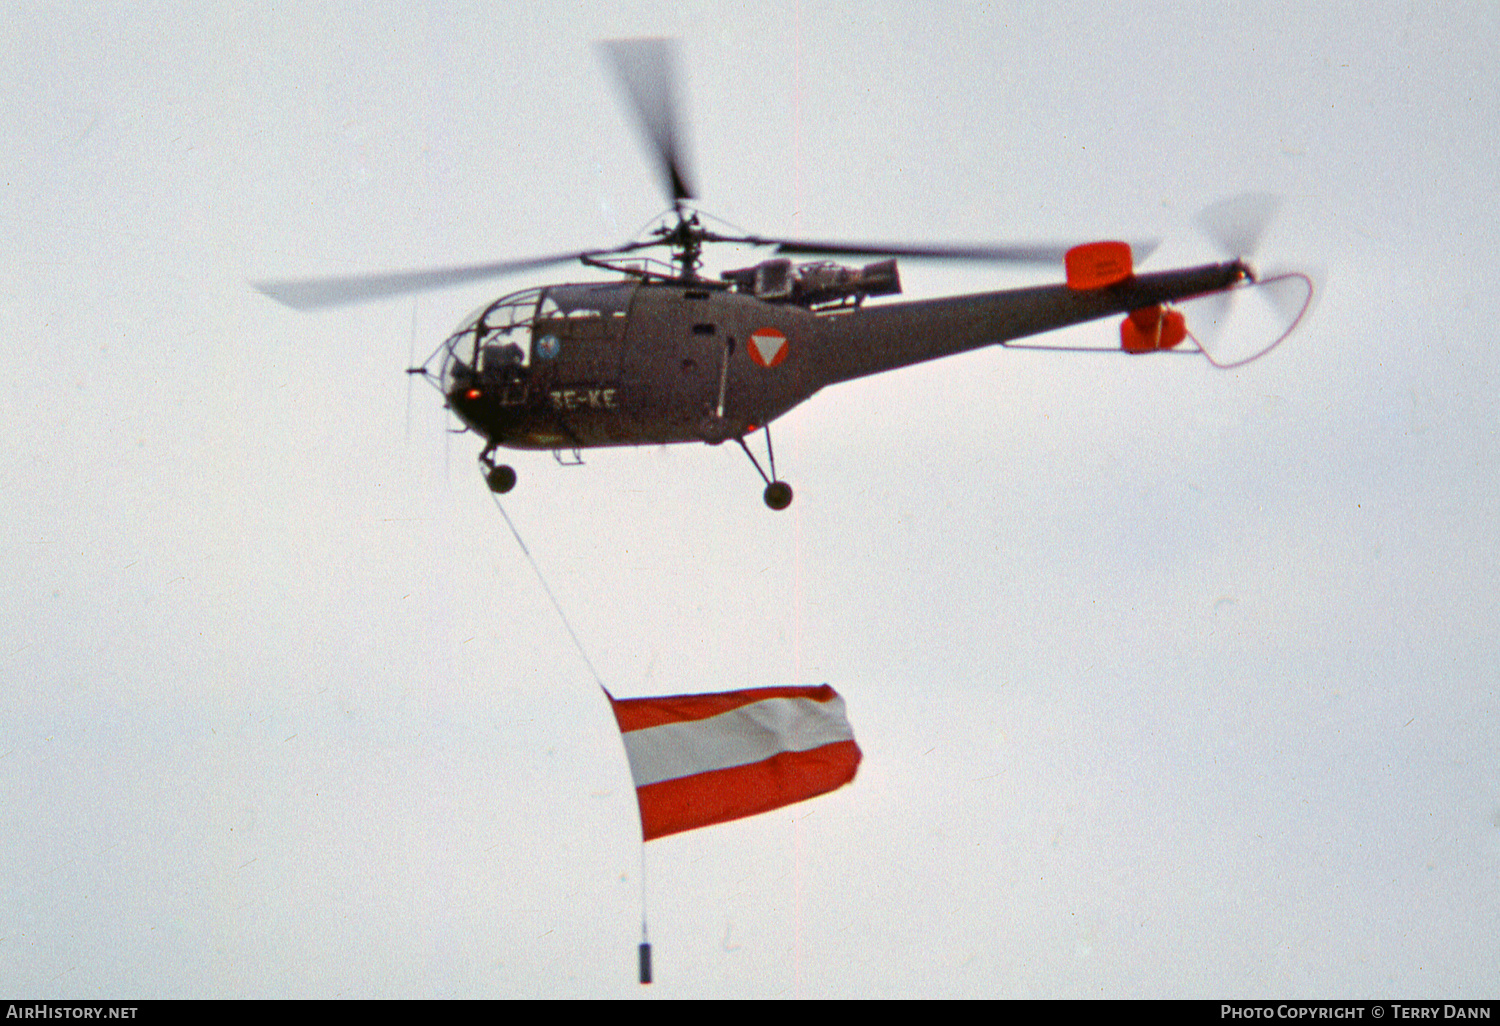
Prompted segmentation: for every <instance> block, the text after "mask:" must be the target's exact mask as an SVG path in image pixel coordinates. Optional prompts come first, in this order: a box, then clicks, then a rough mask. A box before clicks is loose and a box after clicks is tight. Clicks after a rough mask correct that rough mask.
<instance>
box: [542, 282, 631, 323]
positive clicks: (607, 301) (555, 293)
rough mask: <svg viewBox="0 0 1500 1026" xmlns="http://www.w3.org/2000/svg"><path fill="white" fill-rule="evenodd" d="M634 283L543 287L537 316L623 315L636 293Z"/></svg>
mask: <svg viewBox="0 0 1500 1026" xmlns="http://www.w3.org/2000/svg"><path fill="white" fill-rule="evenodd" d="M635 289H636V285H635V283H634V282H616V281H610V282H600V283H598V284H592V285H553V286H551V287H550V288H547V289H545V290H543V295H542V302H541V305H540V307H539V308H538V310H537V314H538V316H540V317H624V316H625V314H626V313H627V312H628V311H629V309H630V297H631V296H633V295H634V294H635Z"/></svg>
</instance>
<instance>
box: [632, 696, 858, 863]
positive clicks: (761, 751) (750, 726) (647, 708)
mask: <svg viewBox="0 0 1500 1026" xmlns="http://www.w3.org/2000/svg"><path fill="white" fill-rule="evenodd" d="M610 702H611V704H612V705H613V706H614V710H615V720H616V721H617V722H618V723H619V724H620V733H621V734H622V735H623V737H624V739H625V753H626V755H627V756H628V757H629V759H630V775H631V776H632V777H633V778H634V779H635V793H636V798H637V800H638V801H639V802H640V806H641V831H642V833H644V834H645V839H646V840H648V841H650V840H653V839H655V838H657V837H665V836H667V835H668V834H675V833H680V832H681V831H683V830H693V829H696V828H697V827H703V826H710V825H712V824H714V823H724V822H727V821H729V820H731V819H739V818H741V817H743V816H753V815H755V814H756V813H758V812H769V811H770V810H771V809H779V808H781V806H783V805H790V804H792V803H793V802H800V801H803V800H804V799H807V798H812V797H813V796H815V795H820V794H824V793H825V792H828V791H832V790H834V789H835V788H839V787H842V786H844V785H845V784H847V783H848V782H849V781H851V780H853V779H854V773H855V771H856V770H857V769H858V768H859V759H860V752H859V746H858V745H856V744H855V743H854V731H853V730H852V729H851V728H850V727H849V721H848V719H846V718H845V716H844V700H843V699H842V698H840V697H839V695H838V693H837V692H836V691H834V690H833V688H831V687H829V686H828V685H827V684H823V685H821V686H818V687H786V688H756V689H753V690H750V691H726V692H722V693H719V694H709V695H674V696H672V697H669V698H623V699H620V698H615V697H613V696H611V697H610Z"/></svg>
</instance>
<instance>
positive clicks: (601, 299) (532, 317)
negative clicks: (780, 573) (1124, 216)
mask: <svg viewBox="0 0 1500 1026" xmlns="http://www.w3.org/2000/svg"><path fill="white" fill-rule="evenodd" d="M788 263H789V262H788V261H767V262H766V263H765V264H762V265H760V266H758V267H756V268H751V269H749V272H750V273H743V272H739V273H736V272H731V274H732V275H734V274H738V276H737V277H732V278H731V280H730V282H728V283H727V285H726V284H721V283H717V282H707V281H694V280H684V279H671V278H664V279H656V280H653V279H649V278H637V279H626V280H623V281H614V282H596V283H580V284H567V285H551V286H546V287H543V288H534V289H528V290H526V291H523V292H517V293H514V294H512V295H509V296H505V297H503V298H501V299H498V300H496V301H494V302H493V303H490V304H489V305H487V306H485V307H484V308H483V309H481V310H480V311H478V312H477V313H476V314H475V315H473V316H472V317H470V318H468V319H467V320H466V321H465V323H464V324H463V325H462V326H461V327H460V328H459V329H458V330H457V331H456V332H455V333H454V334H453V335H452V337H450V338H449V339H448V341H447V342H446V343H445V344H444V346H443V347H442V348H441V349H440V350H439V353H438V354H437V355H436V358H435V360H434V361H431V362H430V364H429V367H428V368H426V369H425V370H426V372H427V373H429V374H430V375H431V376H432V377H433V379H434V381H435V382H436V383H437V384H438V385H439V387H440V388H441V390H442V392H443V394H444V396H445V397H446V400H447V403H448V405H449V407H450V408H451V409H452V410H453V412H454V413H455V414H456V415H457V416H458V417H459V418H460V419H461V420H462V421H463V423H464V424H465V425H466V426H468V427H469V428H471V429H473V430H474V431H475V432H476V433H477V434H479V435H480V436H482V437H483V438H485V439H486V440H487V442H488V444H487V446H486V450H485V453H484V456H483V457H482V458H483V459H484V460H485V462H486V463H487V464H488V463H489V462H490V457H491V456H492V454H493V452H494V450H495V449H496V448H500V447H503V448H508V449H541V450H547V449H550V450H582V449H588V448H595V447H600V446H620V445H659V444H667V443H674V442H707V443H710V444H717V443H720V442H724V441H728V440H736V441H739V440H742V439H744V438H745V437H746V436H747V435H750V434H752V433H754V432H755V431H757V430H758V429H760V428H763V427H765V426H767V425H769V424H770V423H771V422H772V421H774V420H775V419H776V418H778V417H780V416H781V415H782V414H784V413H786V412H787V411H789V410H791V409H792V408H793V407H795V406H797V405H798V404H799V403H801V402H803V401H804V400H806V399H808V398H810V397H811V396H812V395H814V394H815V393H817V392H818V391H819V390H820V389H822V388H824V387H826V386H828V385H832V384H836V383H837V382H840V381H847V380H850V379H852V378H858V377H863V376H865V375H869V374H877V373H880V372H882V371H887V370H893V369H896V368H898V367H904V366H908V365H910V364H914V363H920V362H923V361H926V360H933V359H937V358H939V357H943V356H950V355H953V354H955V353H961V352H964V351H967V350H971V349H975V348H979V347H981V346H986V345H992V344H995V343H1004V342H1008V341H1011V340H1014V339H1019V338H1023V337H1026V336H1029V335H1035V334H1038V333H1041V332H1046V331H1051V330H1053V329H1055V328H1061V327H1065V326H1067V325H1071V324H1076V323H1079V322H1083V321H1089V320H1094V319H1096V318H1100V317H1104V316H1108V315H1111V314H1117V313H1128V312H1130V311H1136V310H1141V309H1154V308H1157V307H1158V306H1159V305H1160V304H1162V303H1164V302H1169V301H1172V300H1176V299H1181V298H1186V297H1190V296H1196V295H1201V294H1204V293H1208V292H1213V291H1215V290H1219V289H1224V288H1227V287H1230V286H1232V285H1234V284H1235V283H1237V282H1239V281H1240V280H1242V279H1243V278H1244V277H1245V274H1246V271H1245V268H1244V267H1243V265H1240V264H1237V263H1230V264H1222V265H1217V264H1216V265H1209V266H1205V267H1200V268H1195V269H1192V270H1186V271H1172V272H1163V273H1159V274H1153V275H1140V276H1135V275H1132V276H1131V277H1130V278H1128V279H1127V280H1124V281H1121V282H1119V283H1116V284H1114V285H1111V286H1106V287H1101V288H1092V289H1080V288H1075V287H1073V286H1070V285H1067V284H1059V285H1053V286H1041V287H1036V288H1026V289H1014V290H1007V291H1002V292H990V293H980V294H976V295H968V296H954V297H948V298H943V299H931V300H922V301H917V302H906V303H884V304H879V305H869V306H866V305H863V303H862V302H860V300H861V299H862V298H863V296H864V293H863V292H861V291H858V289H857V286H858V285H865V284H868V283H870V281H871V280H872V279H873V280H874V281H876V282H878V284H879V285H880V286H881V287H882V288H883V290H884V291H887V292H889V291H895V289H896V288H898V287H899V285H898V283H897V280H896V273H895V262H894V261H885V262H883V264H879V265H870V267H867V268H864V269H862V270H861V271H856V272H852V273H851V272H850V271H849V270H848V269H844V268H837V267H830V266H829V265H828V264H811V265H805V267H806V268H808V269H809V270H810V271H812V272H814V273H816V272H824V273H828V272H830V271H831V272H834V273H838V272H843V275H844V276H845V277H846V278H849V279H852V281H851V285H850V291H849V293H848V295H847V296H843V297H837V298H829V299H826V300H825V302H826V303H827V305H814V304H811V303H806V304H804V303H799V302H797V301H796V299H797V298H798V297H797V296H796V293H795V292H794V291H793V290H791V289H780V288H778V289H777V290H776V291H777V292H779V293H784V295H778V296H777V298H775V299H766V298H762V297H761V296H757V295H756V294H755V292H756V285H757V283H760V284H762V285H763V284H764V283H765V282H766V280H767V279H768V278H774V277H779V276H780V275H779V273H778V272H784V271H786V270H796V269H794V268H787V267H786V265H787V264H788ZM768 265H769V267H768ZM871 268H874V270H873V271H872V270H871ZM767 270H770V271H771V272H772V273H771V274H768V273H766V272H767ZM804 276H806V274H804ZM830 276H831V275H830ZM762 291H764V289H762ZM491 469H492V470H493V469H495V468H493V467H491ZM505 480H507V475H506V474H505V472H504V471H502V472H501V473H500V475H498V477H496V478H495V482H496V483H499V482H502V481H505ZM767 483H768V485H770V484H774V483H775V482H773V481H768V482H767ZM501 490H507V489H501ZM773 497H774V496H773Z"/></svg>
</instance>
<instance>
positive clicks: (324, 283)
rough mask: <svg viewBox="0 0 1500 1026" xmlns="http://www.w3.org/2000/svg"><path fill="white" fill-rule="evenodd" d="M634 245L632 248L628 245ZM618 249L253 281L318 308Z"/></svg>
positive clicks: (286, 299) (286, 300)
mask: <svg viewBox="0 0 1500 1026" xmlns="http://www.w3.org/2000/svg"><path fill="white" fill-rule="evenodd" d="M628 248H635V247H633V246H632V247H628ZM616 252H619V250H614V249H609V250H585V251H583V252H580V253H560V254H558V255H556V256H544V257H533V258H531V259H529V260H501V261H497V262H495V263H489V264H470V265H468V266H466V267H441V268H437V269H435V270H431V271H396V272H392V273H382V274H353V275H343V276H339V277H333V278H299V279H294V280H289V281H258V282H253V283H252V284H253V285H254V286H255V288H256V289H258V290H259V291H260V292H262V293H264V294H265V295H267V296H270V297H271V298H272V299H274V300H276V301H277V302H278V303H282V304H284V305H286V306H289V307H291V308H292V309H294V310H320V309H323V308H325V307H330V306H343V305H345V304H348V303H362V302H366V301H368V300H372V299H385V298H387V297H389V296H404V295H409V294H410V293H413V292H426V291H428V290H429V289H441V288H447V287H448V286H450V285H462V284H464V283H465V282H471V281H484V280H485V279H487V278H498V277H500V276H501V275H505V274H511V273H514V272H516V271H529V270H533V269H535V268H538V267H548V266H550V265H552V264H566V263H571V262H572V261H574V260H578V259H580V258H582V257H586V256H606V255H608V254H611V253H616Z"/></svg>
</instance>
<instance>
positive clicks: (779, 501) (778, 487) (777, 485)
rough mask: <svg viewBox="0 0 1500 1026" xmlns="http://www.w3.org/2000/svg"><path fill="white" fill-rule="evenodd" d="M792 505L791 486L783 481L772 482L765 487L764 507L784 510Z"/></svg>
mask: <svg viewBox="0 0 1500 1026" xmlns="http://www.w3.org/2000/svg"><path fill="white" fill-rule="evenodd" d="M791 504H792V486H791V485H789V484H787V483H786V482H785V481H772V482H771V483H770V484H768V485H766V505H767V506H770V507H771V508H772V509H786V508H787V507H788V506H790V505H791Z"/></svg>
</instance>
